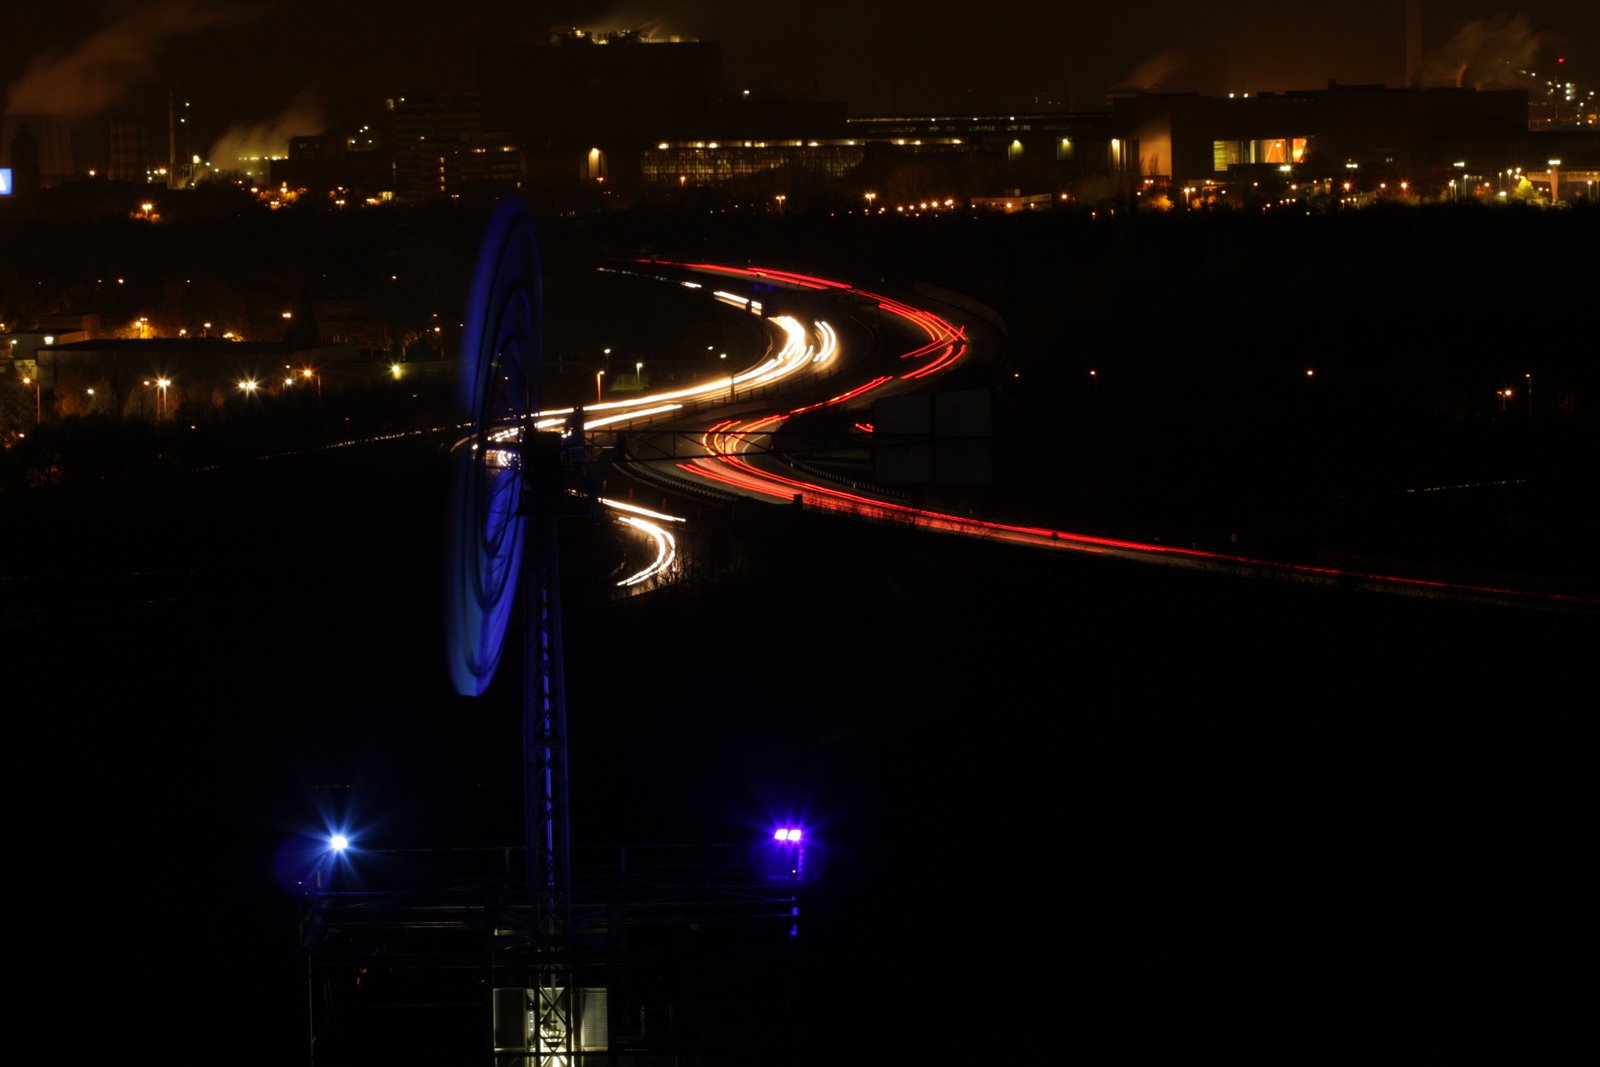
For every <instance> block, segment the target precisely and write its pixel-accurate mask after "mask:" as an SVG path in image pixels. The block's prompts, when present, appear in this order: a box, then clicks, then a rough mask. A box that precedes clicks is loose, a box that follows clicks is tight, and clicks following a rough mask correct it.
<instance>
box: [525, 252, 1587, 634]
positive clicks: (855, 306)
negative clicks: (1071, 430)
mask: <svg viewBox="0 0 1600 1067" xmlns="http://www.w3.org/2000/svg"><path fill="white" fill-rule="evenodd" d="M626 271H627V272H628V273H633V274H636V275H640V276H645V277H655V278H658V279H660V280H661V281H662V283H663V284H675V285H679V286H681V287H683V288H684V290H685V292H686V294H687V293H690V292H693V291H696V290H708V291H709V292H710V293H711V294H712V295H713V296H714V297H715V299H717V300H720V301H722V302H723V303H725V304H728V305H729V306H731V307H734V308H736V309H739V310H744V311H748V312H750V313H753V314H760V313H762V311H763V305H762V303H761V301H760V300H759V299H757V296H758V295H765V296H766V298H767V299H768V300H769V301H771V300H774V299H776V298H775V297H774V296H773V295H772V294H786V293H795V294H807V295H820V296H821V297H823V298H825V299H824V303H823V304H821V305H816V306H827V307H830V308H835V309H837V310H838V311H840V312H841V313H844V314H847V315H850V316H851V317H853V318H854V319H855V320H856V321H857V323H858V324H859V323H860V322H861V321H868V322H875V323H878V324H881V325H880V326H879V328H877V329H874V330H871V331H870V336H872V337H873V339H874V340H873V341H872V342H864V347H868V348H874V349H875V350H870V351H855V350H849V348H848V346H846V345H845V344H844V343H843V341H842V337H843V336H844V334H845V333H846V332H847V331H846V330H845V328H844V324H843V323H841V322H837V321H829V320H827V319H823V318H819V317H815V316H812V315H809V314H808V315H800V314H790V313H785V314H773V315H771V316H769V317H767V318H766V320H765V321H766V322H767V324H768V327H769V331H770V334H771V340H770V343H769V346H768V349H767V350H766V351H765V352H761V353H745V354H743V355H742V358H743V365H742V369H740V370H737V371H735V372H734V373H732V374H730V375H727V376H724V377H718V378H713V379H710V380H707V381H704V382H700V383H697V384H694V385H690V386H687V387H683V388H675V389H672V390H669V391H663V392H655V393H647V394H642V395H639V396H636V397H630V398H628V399H624V400H613V401H608V402H605V403H596V404H593V405H588V406H586V407H584V408H582V409H581V413H582V414H581V417H582V420H583V427H584V431H585V433H586V434H587V435H588V439H589V440H590V441H591V442H593V443H599V442H602V441H603V440H606V439H609V440H612V441H615V442H616V444H615V445H613V446H612V447H613V449H614V451H615V452H617V453H621V454H620V455H616V454H614V455H613V457H612V459H613V462H615V463H617V464H618V465H620V466H621V467H622V469H624V470H626V471H628V472H629V473H630V474H633V475H634V476H636V477H638V478H640V479H641V480H643V481H645V482H647V483H649V484H651V485H654V486H656V487H658V488H661V489H664V490H666V491H668V492H669V493H676V494H678V495H680V496H683V497H700V498H702V499H703V498H706V497H712V498H715V499H721V500H730V499H733V498H739V497H744V498H753V499H757V500H762V501H766V502H770V503H774V504H783V505H789V506H794V505H796V504H798V505H799V506H802V507H805V508H812V509H819V510H823V511H828V512H833V513H837V514H840V515H847V516H850V517H852V518H855V519H857V520H860V521H866V522H880V523H898V524H904V525H910V526H915V527H917V528H920V529H924V530H927V531H929V532H932V533H941V534H946V535H954V536H962V537H969V538H976V539H982V540H988V541H996V542H1006V543H1010V544H1018V545H1026V546H1030V547H1033V548H1037V549H1039V550H1040V551H1055V552H1077V553H1090V554H1095V555H1099V556H1106V557H1115V558H1118V559H1122V560H1129V561H1134V562H1138V563H1143V564H1154V565H1161V566H1167V567H1180V568H1186V569H1191V570H1200V571H1209V572H1216V573H1224V574H1230V575H1234V576H1237V577H1239V578H1255V579H1263V578H1266V579H1273V580H1277V581H1287V582H1294V583H1300V584H1309V585H1321V586H1330V587H1339V588H1356V589H1364V590H1372V591H1381V592H1386V593H1396V594H1405V595H1413V596H1427V597H1441V598H1448V599H1455V600H1464V601H1474V602H1486V603H1500V604H1520V605H1524V606H1535V607H1541V608H1554V609H1566V610H1576V611H1594V610H1600V600H1597V599H1595V598H1592V597H1587V596H1582V595H1576V594H1568V593H1563V592H1553V591H1549V590H1536V589H1522V588H1515V587H1512V586H1510V585H1493V584H1471V583H1458V582H1450V581H1441V580H1437V579H1434V578H1431V577H1421V576H1417V575H1407V574H1398V573H1397V574H1384V573H1376V572H1370V571H1361V570H1352V569H1341V568H1336V567H1324V566H1315V565H1310V564H1305V563H1296V562H1288V561H1281V560H1271V559H1263V558H1256V557H1251V556H1245V555H1231V554H1227V553H1220V552H1211V551H1205V550H1201V549H1196V548H1182V547H1178V546H1174V545H1164V544H1155V543H1147V542H1140V541H1134V540H1126V539H1119V538H1113V537H1104V536H1094V535H1090V534H1085V533H1079V532H1074V531H1070V530H1063V529H1053V528H1050V527H1048V526H1042V525H1028V524H1019V523H1014V522H1000V521H995V520H993V519H989V518H985V517H983V516H975V515H970V514H969V515H959V514H953V513H949V512H941V511H936V510H929V509H926V508H922V507H918V506H916V505H915V504H913V503H911V502H910V501H909V500H908V499H906V498H905V497H903V496H902V495H900V494H898V493H896V492H894V491H892V490H889V489H886V488H879V487H873V486H869V485H866V484H863V483H862V482H861V481H860V480H852V481H851V482H850V483H848V484H847V483H845V482H842V481H838V480H835V479H833V478H830V477H829V476H827V475H825V474H822V473H820V472H818V471H816V470H815V469H814V468H813V467H812V466H810V465H809V464H803V463H798V462H796V458H795V457H794V456H785V455H783V454H782V450H781V449H779V448H776V447H775V446H774V443H773V442H774V435H776V434H778V433H779V432H780V431H782V430H783V429H784V428H785V427H786V426H787V425H792V422H793V420H796V419H798V418H800V417H801V416H807V415H814V414H815V413H818V412H825V413H827V414H830V415H832V416H834V418H833V419H832V420H830V421H831V423H832V424H835V425H845V426H848V427H849V430H848V435H849V436H850V437H852V438H854V440H853V441H850V440H844V441H841V440H839V439H838V436H837V435H834V440H833V444H832V445H831V446H830V447H831V448H832V449H834V450H836V451H837V450H841V449H848V448H851V447H853V448H854V449H855V450H856V451H857V452H859V453H860V454H867V455H870V452H871V435H872V433H873V427H872V425H871V423H870V421H869V420H870V417H871V416H870V412H871V410H872V405H873V403H874V402H875V401H877V400H878V399H881V398H883V397H887V396H895V395H903V394H905V393H908V392H916V391H931V390H932V389H933V388H934V387H936V386H937V384H938V380H939V376H940V375H941V374H943V373H945V372H948V371H950V370H951V369H953V368H955V367H957V366H958V365H960V364H961V363H962V362H963V361H965V360H969V359H973V358H982V356H983V353H982V352H981V351H975V347H976V346H977V345H979V344H980V343H981V342H980V338H985V337H987V331H986V328H984V327H983V325H982V324H981V323H980V322H978V321H976V320H973V319H968V318H967V317H966V316H963V315H961V314H960V313H959V312H956V311H955V310H954V309H952V308H949V307H946V306H943V305H939V306H937V307H935V306H933V302H932V301H924V302H920V303H911V302H907V301H905V300H900V299H895V298H891V297H888V296H884V295H882V294H879V293H876V292H872V291H870V290H867V289H863V288H859V287H856V286H854V285H852V284H850V283H848V282H845V281H839V280H835V279H829V278H821V277H817V276H814V275H809V274H800V273H795V272H791V271H784V270H777V269H771V268H761V267H753V266H731V265H723V264H712V263H669V262H662V261H650V262H648V263H646V262H640V263H637V264H634V265H632V266H631V267H629V268H626ZM796 303H797V306H806V307H811V306H813V305H812V304H810V303H807V302H806V301H797V302H796ZM852 332H853V333H854V334H861V335H862V336H863V337H866V336H869V332H868V331H864V330H861V329H859V328H857V329H856V330H854V331H852ZM578 410H580V409H573V408H563V409H555V410H550V411H543V412H540V413H539V415H538V416H537V420H536V426H537V428H539V429H547V430H548V429H557V428H560V427H561V426H562V425H564V424H566V423H567V422H568V421H569V420H571V419H572V417H573V416H574V413H575V412H576V411H578ZM610 506H611V507H612V510H613V513H614V514H615V515H616V517H617V518H618V519H619V521H622V522H624V523H626V524H627V525H628V526H630V527H632V528H633V529H634V530H635V531H637V532H638V534H639V535H640V536H641V537H642V538H644V539H645V540H646V542H648V545H649V555H650V559H649V563H648V565H647V566H645V567H643V568H642V569H640V570H639V571H637V572H635V573H632V574H630V575H628V576H627V577H626V578H624V579H623V580H622V581H620V582H619V583H618V584H619V585H624V586H628V587H631V588H635V589H644V588H648V582H647V579H649V578H651V577H655V576H658V575H659V576H670V574H671V572H672V567H673V564H674V557H673V552H674V549H673V545H674V543H675V542H674V538H673V535H672V532H671V528H672V527H673V526H678V525H681V524H682V522H683V521H684V520H683V518H682V516H674V515H669V514H666V513H664V512H648V513H641V512H640V510H638V509H635V510H634V511H632V512H627V511H624V510H623V509H622V508H621V507H620V506H619V505H618V504H617V503H616V502H611V503H610Z"/></svg>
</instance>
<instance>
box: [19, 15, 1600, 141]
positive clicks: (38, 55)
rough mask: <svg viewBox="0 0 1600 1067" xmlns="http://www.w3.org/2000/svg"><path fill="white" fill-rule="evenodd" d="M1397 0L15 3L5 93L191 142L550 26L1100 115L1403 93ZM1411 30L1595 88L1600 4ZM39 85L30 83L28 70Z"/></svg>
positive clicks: (326, 113)
mask: <svg viewBox="0 0 1600 1067" xmlns="http://www.w3.org/2000/svg"><path fill="white" fill-rule="evenodd" d="M1403 12H1404V5H1403V4H1400V3H1395V2H1393V0H1348V2H1345V3H1342V4H1338V5H1328V6H1326V7H1322V8H1311V7H1306V6H1304V5H1294V6H1291V5H1284V4H1281V3H1267V2H1259V0H1245V2H1239V3H1234V4H1230V5H1228V6H1227V8H1226V9H1218V8H1208V7H1205V6H1203V5H1194V4H1187V3H1176V2H1173V0H1151V2H1148V3H1144V4H1139V5H1111V4H1096V5H1087V4H1060V5H1054V6H1053V7H1049V8H1046V7H1042V6H1040V5H1036V4H1009V5H992V4H990V5H982V6H981V8H980V7H978V6H974V7H973V8H972V9H970V10H969V11H966V12H964V13H963V14H962V15H961V16H960V17H951V16H950V15H949V9H948V8H947V7H943V6H939V5H933V6H930V5H927V4H924V3H914V2H912V0H881V2H877V3H872V4H866V5H862V4H855V3H846V2H844V0H806V2H804V3H801V2H799V0H771V2H768V3H762V4H747V3H733V2H731V0H677V2H676V3H671V4H659V5H650V4H642V3H640V4H627V3H623V4H615V3H611V4H608V3H512V2H510V0H461V2H458V3H453V4H448V5H445V4H423V3H418V2H416V0H409V2H408V0H395V2H392V3H384V4H375V3H356V4H347V5H329V4H325V3H314V2H311V0H158V2H155V3H135V2H130V0H106V2H103V3H92V2H82V3H79V2H73V3H68V4H58V5H47V4H29V5H25V6H22V7H21V8H20V9H15V10H11V11H8V13H7V15H6V17H5V20H4V37H3V38H0V85H4V86H7V87H8V105H7V109H8V110H9V111H11V112H13V113H37V112H41V111H49V112H51V113H56V114H63V113H66V114H68V115H69V116H74V115H75V116H76V117H84V116H86V115H92V114H100V113H107V112H113V111H116V110H118V109H121V110H128V109H130V108H133V107H135V106H136V105H137V102H138V101H139V99H140V96H141V93H143V94H144V95H146V96H148V95H149V94H150V93H151V92H152V91H153V90H157V89H160V88H163V87H165V86H167V85H169V84H178V85H183V86H186V87H187V90H188V92H189V93H190V95H191V96H192V97H193V98H194V100H195V107H196V120H197V125H198V126H199V128H200V132H201V133H202V134H203V135H208V134H211V133H212V130H213V128H214V130H215V132H216V133H220V132H221V131H222V130H223V129H226V128H227V127H229V126H232V125H233V124H235V123H238V122H262V121H265V120H268V119H271V118H272V117H274V116H277V115H279V114H281V113H283V112H284V111H285V110H287V109H289V108H290V107H291V106H295V107H298V109H299V110H300V112H301V113H303V114H311V115H316V114H319V113H320V114H321V115H322V116H323V118H324V121H325V122H326V123H328V124H330V125H333V124H338V123H342V122H347V121H352V120H355V121H359V120H360V119H362V118H363V117H369V116H370V115H371V113H372V108H373V107H374V106H375V105H376V103H377V101H378V99H379V98H381V97H382V96H383V95H385V94H386V93H390V92H394V91H397V90H403V89H408V88H418V89H420V88H430V87H449V86H460V85H464V84H470V82H471V56H472V54H473V49H474V45H475V43H476V42H480V41H486V40H487V41H493V42H497V43H504V42H516V41H529V42H537V41H543V40H547V39H548V37H549V33H550V31H551V30H552V29H554V28H557V27H564V26H574V25H578V26H584V27H587V28H590V29H620V28H629V27H633V28H642V29H647V30H650V31H652V32H654V33H657V34H679V35H682V36H684V37H686V38H693V39H699V40H715V41H720V42H722V43H723V45H724V75H725V81H726V83H727V84H728V85H729V86H730V87H738V88H746V87H748V88H751V89H753V90H757V91H761V90H766V91H773V92H778V93H784V94H787V95H790V96H796V97H812V98H817V99H824V100H843V101H845V102H846V103H847V104H848V105H849V106H850V109H851V111H852V113H856V114H872V113H890V112H895V111H908V112H916V113H929V112H932V113H937V112H938V111H940V110H944V109H949V110H958V111H965V110H969V109H970V110H974V111H978V110H1006V109H1023V108H1027V107H1030V106H1041V107H1043V106H1055V107H1078V108H1083V107H1093V106H1095V105H1096V104H1098V103H1099V102H1100V100H1101V98H1102V95H1103V93H1104V92H1105V90H1106V89H1107V88H1110V87H1117V86H1126V87H1135V88H1143V89H1160V90H1198V91H1202V92H1228V91H1241V92H1243V91H1250V92H1255V91H1261V90H1268V89H1277V90H1281V89H1290V88H1320V87H1322V86H1324V85H1326V83H1327V81H1328V80H1329V79H1330V78H1331V79H1335V80H1338V81H1340V82H1345V83H1363V82H1383V83H1386V84H1391V85H1395V84H1399V83H1400V82H1401V81H1402V80H1403V76H1404V70H1405V38H1404V15H1403ZM1423 24H1424V25H1423V36H1424V45H1425V56H1426V57H1427V64H1426V65H1427V69H1428V70H1429V72H1430V74H1429V77H1430V80H1431V81H1433V82H1435V83H1439V84H1448V83H1450V82H1451V81H1453V80H1454V77H1455V72H1456V71H1458V70H1459V69H1461V65H1462V64H1463V63H1466V64H1467V65H1468V71H1469V73H1468V74H1467V75H1466V80H1467V81H1469V82H1472V81H1480V82H1481V81H1483V80H1485V79H1486V78H1487V77H1488V76H1489V75H1490V74H1491V73H1493V72H1494V71H1496V70H1500V71H1504V70H1505V69H1507V67H1506V62H1504V61H1510V62H1512V63H1513V64H1515V65H1525V64H1537V65H1538V67H1540V68H1543V67H1546V66H1548V64H1549V63H1550V61H1551V60H1552V59H1553V57H1554V56H1556V55H1558V54H1559V55H1568V56H1569V58H1568V62H1567V64H1566V68H1565V69H1567V70H1568V71H1569V76H1570V77H1571V78H1573V79H1575V80H1578V81H1580V82H1593V81H1594V80H1596V76H1597V72H1600V62H1597V61H1596V57H1595V54H1594V52H1593V51H1592V49H1593V48H1594V47H1595V42H1597V41H1600V5H1596V4H1594V3H1592V2H1588V0H1537V2H1532V3H1523V4H1519V5H1516V6H1514V7H1503V6H1501V5H1497V4H1493V3H1482V2H1475V0H1431V2H1429V3H1427V4H1425V5H1424V14H1423ZM30 76H31V77H30Z"/></svg>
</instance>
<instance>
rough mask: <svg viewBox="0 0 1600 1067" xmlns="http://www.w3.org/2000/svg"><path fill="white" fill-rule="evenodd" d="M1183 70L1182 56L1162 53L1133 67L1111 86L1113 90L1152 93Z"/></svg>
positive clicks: (1175, 53) (1174, 53)
mask: <svg viewBox="0 0 1600 1067" xmlns="http://www.w3.org/2000/svg"><path fill="white" fill-rule="evenodd" d="M1182 69H1183V56H1182V55H1181V54H1180V53H1178V52H1162V53H1161V54H1160V55H1155V56H1151V57H1150V58H1149V59H1147V60H1145V61H1144V62H1143V63H1140V64H1139V65H1138V66H1137V67H1134V68H1133V70H1132V72H1130V73H1129V74H1128V76H1127V77H1126V78H1123V79H1121V80H1120V81H1118V82H1116V83H1114V84H1113V86H1112V87H1113V88H1115V89H1137V90H1139V91H1141V92H1147V93H1148V92H1154V91H1155V90H1157V89H1159V88H1160V87H1161V83H1162V82H1164V81H1166V80H1167V79H1168V78H1170V77H1171V76H1172V75H1173V74H1174V73H1176V72H1177V71H1179V70H1182Z"/></svg>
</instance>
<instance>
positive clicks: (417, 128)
mask: <svg viewBox="0 0 1600 1067" xmlns="http://www.w3.org/2000/svg"><path fill="white" fill-rule="evenodd" d="M383 140H384V142H385V143H386V144H387V145H388V146H389V147H390V148H391V149H392V150H393V154H394V155H393V158H394V183H393V185H392V186H391V188H392V189H393V190H394V192H395V194H396V195H397V196H399V197H400V198H402V199H413V200H420V199H428V198H431V197H435V196H457V195H460V193H461V192H462V191H463V190H464V189H467V188H486V189H498V190H505V189H517V188H520V187H521V185H522V178H523V165H522V148H521V145H520V144H519V143H518V142H517V141H516V140H514V139H513V138H512V136H511V135H510V134H508V133H504V132H494V131H488V130H485V128H484V119H483V108H482V106H481V104H480V98H479V95H478V93H476V92H472V91H435V92H426V93H407V94H405V95H404V96H397V97H393V98H391V99H390V100H389V101H388V102H387V110H386V113H385V116H384V122H383Z"/></svg>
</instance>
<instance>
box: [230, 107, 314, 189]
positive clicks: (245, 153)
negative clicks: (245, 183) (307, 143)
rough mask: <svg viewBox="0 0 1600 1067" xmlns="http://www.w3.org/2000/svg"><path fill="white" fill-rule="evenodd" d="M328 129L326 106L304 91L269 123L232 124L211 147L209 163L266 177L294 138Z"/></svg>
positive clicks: (269, 120) (257, 176)
mask: <svg viewBox="0 0 1600 1067" xmlns="http://www.w3.org/2000/svg"><path fill="white" fill-rule="evenodd" d="M327 128H328V121H327V118H326V116H325V115H324V114H323V111H322V105H320V104H319V103H317V101H316V98H315V97H313V96H312V95H311V94H310V93H301V94H300V95H299V96H297V97H295V98H294V101H293V102H292V103H291V104H290V105H289V106H288V107H287V108H285V109H284V110H283V112H282V113H281V114H279V115H277V116H275V117H273V118H270V119H268V120H267V121H265V122H258V123H253V124H240V125H238V126H233V127H231V128H230V129H229V130H228V132H226V133H224V134H223V135H222V136H221V137H219V138H217V143H216V144H214V145H212V146H211V155H210V158H209V160H208V162H210V164H211V166H212V167H213V168H214V169H215V170H218V171H239V172H243V173H245V174H248V175H250V176H251V177H253V178H265V177H266V176H267V170H268V163H267V161H268V160H271V159H283V158H284V157H286V156H287V155H288V154H289V139H290V138H291V137H310V136H315V135H316V134H319V133H323V132H325V131H326V130H327Z"/></svg>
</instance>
